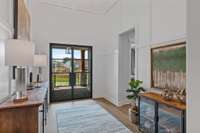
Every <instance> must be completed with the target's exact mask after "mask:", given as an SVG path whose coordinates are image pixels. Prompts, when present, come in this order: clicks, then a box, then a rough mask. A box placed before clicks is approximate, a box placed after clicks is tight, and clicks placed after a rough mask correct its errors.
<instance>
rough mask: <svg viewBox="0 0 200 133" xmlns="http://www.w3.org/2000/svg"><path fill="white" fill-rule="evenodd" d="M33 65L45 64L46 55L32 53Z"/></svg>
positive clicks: (42, 65) (43, 65) (41, 65)
mask: <svg viewBox="0 0 200 133" xmlns="http://www.w3.org/2000/svg"><path fill="white" fill-rule="evenodd" d="M34 66H36V67H45V66H47V56H46V55H34Z"/></svg>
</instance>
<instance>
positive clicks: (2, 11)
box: [0, 0, 13, 102]
mask: <svg viewBox="0 0 200 133" xmlns="http://www.w3.org/2000/svg"><path fill="white" fill-rule="evenodd" d="M12 31H13V30H12V1H11V0H0V102H1V100H2V98H5V97H6V96H8V95H9V88H10V82H9V67H7V66H5V40H6V39H8V38H11V37H12Z"/></svg>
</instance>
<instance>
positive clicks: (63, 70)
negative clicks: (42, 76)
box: [51, 47, 72, 101]
mask: <svg viewBox="0 0 200 133" xmlns="http://www.w3.org/2000/svg"><path fill="white" fill-rule="evenodd" d="M51 61H52V74H51V76H52V77H51V79H52V86H53V97H54V99H55V100H56V101H62V100H71V99H72V87H71V86H70V82H69V81H70V73H71V72H72V49H71V48H70V47H64V48H62V47H60V48H52V60H51Z"/></svg>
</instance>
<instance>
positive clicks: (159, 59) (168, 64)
mask: <svg viewBox="0 0 200 133" xmlns="http://www.w3.org/2000/svg"><path fill="white" fill-rule="evenodd" d="M151 87H152V88H156V89H166V88H170V89H186V42H179V43H175V44H171V45H165V46H159V47H153V48H151Z"/></svg>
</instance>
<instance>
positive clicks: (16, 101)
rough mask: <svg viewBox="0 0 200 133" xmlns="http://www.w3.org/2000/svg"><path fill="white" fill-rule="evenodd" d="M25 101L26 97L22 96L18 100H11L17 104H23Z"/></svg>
mask: <svg viewBox="0 0 200 133" xmlns="http://www.w3.org/2000/svg"><path fill="white" fill-rule="evenodd" d="M25 101H28V96H22V97H20V98H16V97H15V98H14V99H13V102H14V103H19V102H25Z"/></svg>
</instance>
